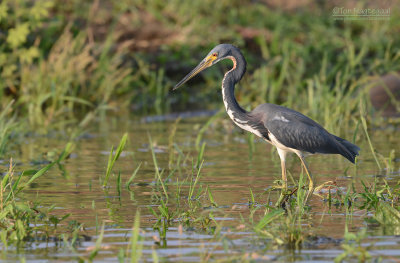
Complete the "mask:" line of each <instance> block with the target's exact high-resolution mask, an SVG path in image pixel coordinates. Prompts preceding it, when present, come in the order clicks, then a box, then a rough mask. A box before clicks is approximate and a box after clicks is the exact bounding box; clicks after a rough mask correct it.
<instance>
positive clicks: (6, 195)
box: [0, 143, 73, 247]
mask: <svg viewBox="0 0 400 263" xmlns="http://www.w3.org/2000/svg"><path fill="white" fill-rule="evenodd" d="M72 149H73V144H71V143H69V144H67V145H66V147H65V149H64V150H63V152H62V153H61V154H60V155H59V157H58V159H57V160H56V161H54V162H51V163H49V164H48V165H46V166H45V167H43V168H42V169H40V170H39V171H25V172H22V173H21V174H20V175H19V176H15V172H14V166H13V162H12V159H11V160H10V165H9V169H8V171H7V173H6V174H5V176H4V177H3V179H2V180H1V182H0V187H1V189H0V199H1V200H0V210H1V213H0V221H1V224H0V229H1V231H0V238H1V241H2V242H3V244H4V245H5V247H7V246H8V245H9V244H10V243H16V244H21V243H22V242H23V241H25V240H26V239H28V238H34V237H35V236H40V235H41V234H42V235H43V236H45V237H49V236H50V234H52V232H50V230H49V229H53V230H54V231H55V230H56V229H57V225H58V224H59V223H60V222H62V221H64V220H65V219H66V218H68V217H69V214H66V215H64V216H62V217H61V218H58V217H56V216H52V215H50V212H51V211H52V210H53V209H54V206H51V207H49V208H47V210H46V209H43V208H41V205H40V203H37V202H34V203H32V202H28V201H25V200H24V199H22V198H21V192H22V191H23V190H24V189H25V188H26V187H27V186H29V185H30V184H31V183H33V182H34V181H35V180H37V179H38V178H39V177H41V176H43V175H44V174H45V173H46V172H47V171H48V170H50V169H51V168H52V167H53V166H54V165H56V164H60V163H61V162H62V161H64V160H65V159H66V158H67V156H68V155H69V154H70V153H71V151H72ZM28 175H30V178H29V180H28V181H26V182H24V181H23V177H24V176H28ZM33 222H35V225H33V224H32V223H33Z"/></svg>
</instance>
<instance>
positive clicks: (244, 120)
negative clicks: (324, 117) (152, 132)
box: [174, 44, 360, 195]
mask: <svg viewBox="0 0 400 263" xmlns="http://www.w3.org/2000/svg"><path fill="white" fill-rule="evenodd" d="M223 59H230V60H232V62H233V67H232V69H230V70H229V71H228V72H226V73H225V76H224V78H223V80H222V98H223V101H224V104H225V109H226V111H227V113H228V115H229V117H230V118H231V119H232V121H233V122H234V123H235V124H236V125H237V126H239V127H240V128H242V129H244V130H246V131H249V132H251V133H254V134H255V135H257V136H259V137H261V138H263V139H264V140H265V141H267V142H269V143H271V144H272V145H274V146H275V147H276V148H277V150H278V154H279V157H280V159H281V168H282V180H283V183H284V187H285V188H286V187H287V177H286V167H285V161H286V155H287V154H288V153H295V154H296V155H297V156H298V157H299V158H300V160H301V163H302V164H303V166H304V169H305V171H306V173H307V176H308V178H309V180H310V183H309V192H308V195H310V194H312V192H313V190H314V182H313V178H312V176H311V173H310V170H309V169H308V167H307V164H306V161H305V159H304V158H305V156H307V155H309V154H316V153H325V154H328V153H329V154H340V155H342V156H344V157H345V158H347V159H348V160H349V161H350V162H352V163H354V161H355V157H356V156H357V155H358V152H359V151H360V148H359V147H358V146H356V145H354V144H352V143H350V142H348V141H346V140H345V139H342V138H339V137H337V136H335V135H333V134H330V133H329V132H328V131H327V130H325V129H324V128H323V127H322V126H321V125H319V124H318V123H316V122H315V121H313V120H312V119H310V118H308V117H307V116H305V115H303V114H301V113H300V112H297V111H294V110H292V109H289V108H286V107H283V106H279V105H275V104H270V103H265V104H262V105H259V106H258V107H256V108H255V109H254V110H252V111H250V112H247V111H246V110H244V109H243V108H242V107H240V105H239V104H238V102H237V101H236V98H235V94H234V89H235V84H236V83H238V82H239V81H240V80H241V78H242V77H243V75H244V73H245V72H246V60H245V59H244V57H243V55H242V53H241V52H240V50H239V49H238V48H237V47H235V46H233V45H230V44H220V45H218V46H216V47H215V48H213V49H212V50H211V51H210V53H208V55H207V56H206V57H205V58H204V59H203V60H202V61H201V62H200V63H199V65H197V67H195V68H194V69H193V70H192V71H191V72H190V73H189V74H188V75H186V76H185V77H184V78H183V79H182V80H181V81H180V82H179V83H178V84H176V86H175V87H174V90H175V89H177V88H179V87H180V86H182V85H183V84H184V83H185V82H187V81H188V80H189V79H191V78H192V77H194V76H195V75H197V74H198V73H199V72H201V71H202V70H204V69H206V68H208V67H210V66H212V65H214V64H216V63H218V62H219V61H221V60H223Z"/></svg>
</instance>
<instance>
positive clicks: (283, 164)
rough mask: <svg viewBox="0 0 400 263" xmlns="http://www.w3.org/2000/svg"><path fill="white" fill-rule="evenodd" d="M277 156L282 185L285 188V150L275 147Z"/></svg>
mask: <svg viewBox="0 0 400 263" xmlns="http://www.w3.org/2000/svg"><path fill="white" fill-rule="evenodd" d="M277 150H278V154H279V157H280V158H281V169H282V181H283V187H284V188H285V189H287V176H286V154H287V151H285V150H282V149H279V148H277Z"/></svg>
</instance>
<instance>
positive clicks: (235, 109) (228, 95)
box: [222, 53, 247, 124]
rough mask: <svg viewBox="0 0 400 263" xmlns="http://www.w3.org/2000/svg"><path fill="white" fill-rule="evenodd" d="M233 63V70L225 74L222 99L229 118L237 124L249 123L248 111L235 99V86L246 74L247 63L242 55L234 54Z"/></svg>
mask: <svg viewBox="0 0 400 263" xmlns="http://www.w3.org/2000/svg"><path fill="white" fill-rule="evenodd" d="M229 58H230V59H231V60H232V62H233V68H232V69H231V70H229V71H228V72H226V73H225V76H224V79H223V80H222V99H223V101H224V104H225V109H226V112H227V113H228V115H229V117H231V119H232V120H233V121H234V122H235V123H236V124H239V123H244V122H247V120H246V118H245V117H246V114H247V111H246V110H244V109H243V108H242V107H240V105H239V103H238V102H237V100H236V98H235V84H236V83H238V82H239V81H240V79H241V78H242V77H243V75H244V73H245V72H246V61H245V60H244V57H243V56H242V54H240V53H238V54H233V56H231V57H229Z"/></svg>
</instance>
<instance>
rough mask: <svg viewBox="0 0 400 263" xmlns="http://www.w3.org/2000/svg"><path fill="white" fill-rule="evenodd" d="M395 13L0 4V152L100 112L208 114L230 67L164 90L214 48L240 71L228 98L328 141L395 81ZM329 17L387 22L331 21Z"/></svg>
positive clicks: (322, 7) (175, 0)
mask: <svg viewBox="0 0 400 263" xmlns="http://www.w3.org/2000/svg"><path fill="white" fill-rule="evenodd" d="M396 3H397V2H396V1H386V2H385V1H383V2H379V3H378V2H377V1H329V2H328V1H308V0H302V1H293V0H287V1H275V0H264V1H239V0H221V1H211V0H204V1H203V0H198V1H197V0H196V1H179V0H170V1H163V0H149V1H144V0H120V1H110V0H103V1H101V0H94V1H82V0H68V1H67V0H37V1H30V0H2V1H1V3H0V75H1V81H0V87H1V90H2V92H1V97H0V107H1V109H2V111H1V115H0V131H1V134H0V147H1V149H0V151H2V152H4V149H5V146H6V144H7V143H6V142H7V140H8V138H9V137H10V136H14V137H15V134H16V133H18V132H22V133H24V134H26V133H29V132H35V133H44V134H47V133H49V131H54V130H55V131H57V130H63V131H69V133H73V132H74V129H73V128H71V130H69V129H68V128H69V127H85V126H86V125H87V124H88V123H90V122H91V121H92V120H93V119H95V117H97V116H104V114H108V113H109V112H117V114H133V115H134V116H139V117H140V116H145V115H150V114H151V115H154V114H157V115H160V114H166V113H170V112H176V111H189V110H205V109H218V108H220V107H222V103H221V102H220V100H221V95H220V91H219V87H220V82H221V79H222V76H223V71H224V70H226V69H227V68H228V67H230V62H227V63H221V64H222V65H220V66H219V67H215V68H213V69H209V70H207V71H205V72H204V73H202V74H201V76H200V77H197V78H195V79H193V80H192V81H191V82H190V83H189V84H187V85H186V86H185V87H184V88H182V89H180V90H178V91H176V92H171V88H172V87H173V85H174V84H175V83H176V82H177V81H179V80H180V79H181V78H182V77H183V76H184V75H186V73H188V72H189V71H190V70H191V68H192V67H193V66H195V65H196V64H197V63H198V62H199V61H200V59H202V58H203V56H204V55H206V54H207V53H208V52H209V50H210V49H211V48H212V47H213V46H215V45H216V44H219V43H224V42H225V43H232V44H234V45H236V46H238V47H239V48H241V49H242V51H243V53H244V55H245V56H246V59H247V60H248V73H247V75H246V76H245V78H244V79H243V80H242V81H241V83H240V85H239V88H238V89H237V92H236V95H237V97H238V100H239V101H240V103H241V104H242V105H243V106H244V107H245V108H253V107H254V106H255V105H258V104H260V103H264V102H271V103H277V104H282V105H285V106H288V107H292V108H294V109H296V110H298V111H301V112H303V113H304V114H306V115H309V116H310V117H311V118H313V119H315V120H317V121H319V122H320V123H321V124H323V125H325V126H326V127H327V129H328V130H330V131H333V132H336V133H338V134H339V135H340V133H341V132H343V130H345V129H346V128H347V127H348V124H349V123H351V125H352V127H354V122H357V121H358V120H359V116H360V114H366V115H368V116H370V115H369V113H372V112H373V109H372V107H371V106H370V101H369V96H368V89H369V87H370V86H371V85H372V84H371V83H374V81H376V79H377V78H378V77H379V76H383V75H385V74H388V73H391V72H398V71H399V69H400V63H399V60H400V51H399V48H398V47H399V45H400V38H399V35H400V19H399V18H400V16H399V12H398V10H397V9H396V8H397V4H396ZM337 7H339V8H368V7H373V8H390V16H389V17H387V18H385V19H378V18H376V19H374V18H372V19H356V20H354V21H353V20H344V21H343V20H337V19H335V17H334V16H333V13H334V12H333V10H334V8H337ZM368 120H369V121H372V119H371V118H369V119H368Z"/></svg>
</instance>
